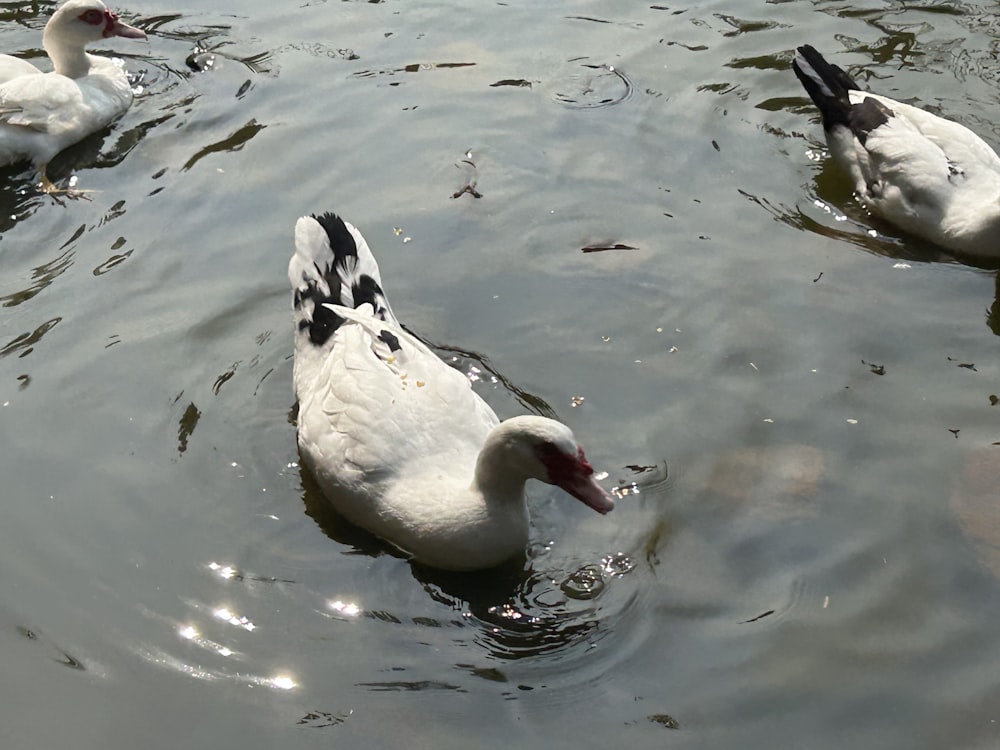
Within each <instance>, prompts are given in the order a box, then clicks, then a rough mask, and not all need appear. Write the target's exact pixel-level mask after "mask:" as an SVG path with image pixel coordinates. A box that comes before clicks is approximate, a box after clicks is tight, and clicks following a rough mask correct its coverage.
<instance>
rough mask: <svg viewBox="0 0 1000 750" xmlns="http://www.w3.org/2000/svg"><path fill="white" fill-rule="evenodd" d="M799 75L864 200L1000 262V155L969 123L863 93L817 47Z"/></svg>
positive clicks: (806, 54)
mask: <svg viewBox="0 0 1000 750" xmlns="http://www.w3.org/2000/svg"><path fill="white" fill-rule="evenodd" d="M792 67H793V68H794V70H795V75H796V76H797V77H798V79H799V80H800V81H801V82H802V85H803V86H804V87H805V89H806V91H807V92H808V94H809V96H810V97H811V98H812V100H813V101H814V102H815V103H816V106H817V107H819V110H820V113H821V114H822V116H823V128H824V130H825V131H826V142H827V144H828V145H829V147H830V153H831V154H832V155H833V157H834V159H835V160H836V161H837V163H838V164H839V165H840V167H841V168H842V169H843V170H844V171H846V172H847V174H848V175H850V177H851V180H852V181H853V183H854V190H855V192H856V193H857V194H858V196H859V198H860V199H861V201H862V202H863V203H864V205H865V206H867V207H868V208H869V209H871V211H872V212H873V213H875V214H878V215H879V216H881V217H882V218H884V219H886V220H887V221H889V222H891V223H892V224H895V225H896V226H897V227H899V228H900V229H903V230H904V231H906V232H909V233H911V234H913V235H916V236H918V237H922V238H924V239H927V240H930V241H931V242H934V243H936V244H938V245H940V246H941V247H944V248H947V249H949V250H954V251H957V252H958V253H964V254H967V255H969V256H975V257H978V258H984V259H996V258H1000V157H997V155H996V153H995V152H994V151H993V149H991V148H990V147H989V146H988V145H987V144H986V143H985V142H984V141H983V140H982V139H981V138H980V137H979V136H977V135H976V134H975V133H973V132H972V131H971V130H969V129H968V128H966V127H965V126H963V125H959V124H958V123H956V122H952V121H951V120H946V119H944V118H942V117H938V116H937V115H932V114H931V113H929V112H925V111H924V110H922V109H918V108H917V107H913V106H911V105H909V104H903V103H902V102H897V101H895V100H893V99H889V98H888V97H884V96H878V95H877V94H870V93H867V92H864V91H861V90H860V88H859V87H858V85H857V84H856V83H855V82H854V80H853V79H852V78H851V77H850V76H849V75H847V73H845V72H844V71H843V70H842V69H840V68H839V67H837V66H836V65H832V64H830V63H829V62H827V61H826V60H825V59H823V56H822V55H820V53H819V52H817V51H816V50H815V49H814V48H813V47H811V46H809V45H805V46H802V47H799V48H798V50H797V54H796V56H795V61H794V62H793V64H792Z"/></svg>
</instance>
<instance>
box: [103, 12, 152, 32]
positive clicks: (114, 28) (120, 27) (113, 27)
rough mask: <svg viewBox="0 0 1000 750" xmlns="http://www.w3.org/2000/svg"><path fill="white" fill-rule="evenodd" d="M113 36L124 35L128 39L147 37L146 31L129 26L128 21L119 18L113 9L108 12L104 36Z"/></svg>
mask: <svg viewBox="0 0 1000 750" xmlns="http://www.w3.org/2000/svg"><path fill="white" fill-rule="evenodd" d="M112 36H123V37H125V38H126V39H145V38H146V32H145V31H143V30H142V29H137V28H136V27H135V26H129V25H128V24H127V23H124V22H123V21H119V20H118V16H117V15H115V14H114V13H112V12H111V11H108V12H107V21H106V23H105V25H104V38H105V39H107V38H108V37H112Z"/></svg>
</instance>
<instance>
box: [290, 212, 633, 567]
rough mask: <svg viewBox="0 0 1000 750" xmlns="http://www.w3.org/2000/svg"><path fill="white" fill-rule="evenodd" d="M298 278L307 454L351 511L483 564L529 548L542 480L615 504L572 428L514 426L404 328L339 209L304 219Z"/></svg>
mask: <svg viewBox="0 0 1000 750" xmlns="http://www.w3.org/2000/svg"><path fill="white" fill-rule="evenodd" d="M288 278H289V280H290V281H291V284H292V289H293V290H294V295H293V303H294V310H295V321H296V332H295V364H294V381H295V393H296V395H297V396H298V400H299V417H298V444H299V452H300V455H301V458H302V462H303V465H304V466H306V468H308V469H309V470H310V471H311V472H312V474H313V476H315V478H316V479H317V480H318V482H319V485H320V487H321V488H322V490H323V493H324V495H325V496H326V498H327V499H328V500H329V501H330V502H331V503H332V505H333V507H334V508H335V509H336V510H337V511H338V512H339V513H341V514H342V515H343V516H344V517H346V518H347V519H348V520H349V521H351V522H353V523H355V524H357V525H358V526H361V527H363V528H365V529H367V530H368V531H370V532H372V533H374V534H376V535H378V536H380V537H382V538H383V539H385V540H387V541H389V542H391V543H393V544H394V545H396V546H397V547H399V548H400V549H402V550H403V551H405V552H407V553H409V554H410V555H412V557H413V558H414V559H416V560H418V561H420V562H422V563H425V564H427V565H430V566H432V567H436V568H443V569H447V570H480V569H485V568H490V567H493V566H496V565H499V564H500V563H502V562H504V561H505V560H508V559H511V558H513V557H516V556H517V555H520V554H523V552H524V547H525V544H526V543H527V541H528V515H527V508H526V505H525V499H524V484H525V481H526V480H528V479H540V480H541V481H543V482H547V483H549V484H555V485H558V486H559V487H561V488H562V489H564V490H565V491H566V492H568V493H569V494H571V495H573V496H574V497H576V498H577V499H579V500H581V501H583V502H584V503H585V504H586V505H588V506H590V507H591V508H593V509H594V510H596V511H597V512H599V513H607V512H608V511H610V510H612V509H613V508H614V500H613V499H612V498H611V497H610V496H609V495H608V493H606V492H605V491H604V490H603V489H602V488H601V487H600V485H599V484H598V483H597V481H596V480H595V479H594V476H593V474H594V471H593V469H592V468H591V466H590V464H589V463H587V459H586V458H585V456H584V454H583V450H582V449H581V448H580V447H579V445H577V442H576V440H575V439H574V437H573V433H572V432H570V430H569V428H568V427H566V426H565V425H564V424H561V423H560V422H556V421H555V420H552V419H546V418H544V417H536V416H520V417H514V418H512V419H509V420H507V421H505V422H502V423H501V422H500V421H499V420H498V419H497V416H496V414H494V413H493V410H492V409H490V407H489V406H488V405H487V404H486V402H485V401H483V400H482V399H481V398H480V397H479V396H478V395H477V394H476V393H475V392H474V391H473V390H472V388H471V385H470V383H469V379H468V378H467V377H466V376H465V375H464V374H462V373H461V372H459V371H458V370H456V369H454V368H452V367H450V366H448V365H447V364H445V363H444V362H443V361H442V360H441V359H440V358H439V357H438V356H437V355H436V354H435V353H434V352H433V351H432V350H431V349H429V348H428V347H427V346H426V345H425V344H424V343H423V342H421V341H420V340H419V339H418V338H416V337H415V336H413V335H412V334H410V333H408V332H407V331H406V330H404V329H403V328H402V326H400V324H399V322H398V321H397V320H396V318H395V316H394V315H393V313H392V310H391V309H390V307H389V302H388V301H387V300H386V298H385V294H384V293H383V291H382V280H381V277H380V275H379V269H378V264H377V263H376V261H375V258H374V256H373V255H372V253H371V250H369V249H368V244H367V243H366V242H365V239H364V237H362V236H361V233H360V232H359V231H358V230H357V229H355V228H354V227H353V226H351V225H350V224H348V223H347V222H344V221H343V220H341V219H340V218H339V217H337V216H335V215H333V214H329V213H327V214H323V215H322V216H314V217H307V216H306V217H302V218H301V219H299V220H298V223H297V224H296V225H295V254H294V255H293V256H292V259H291V261H290V262H289V264H288Z"/></svg>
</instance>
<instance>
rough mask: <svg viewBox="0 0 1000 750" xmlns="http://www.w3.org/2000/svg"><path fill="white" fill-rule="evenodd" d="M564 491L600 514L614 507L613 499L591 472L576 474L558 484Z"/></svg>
mask: <svg viewBox="0 0 1000 750" xmlns="http://www.w3.org/2000/svg"><path fill="white" fill-rule="evenodd" d="M559 486H560V487H562V488H563V489H564V490H566V492H568V493H569V494H571V495H572V496H573V497H575V498H576V499H577V500H579V501H580V502H582V503H583V504H584V505H586V506H587V507H588V508H593V509H594V510H596V511H597V512H598V513H600V514H601V515H604V514H605V513H610V512H611V511H613V510H614V509H615V500H614V498H613V497H611V495H609V494H608V493H607V492H605V491H604V488H603V487H601V485H599V484H598V483H597V480H596V479H594V475H593V474H588V475H584V474H577V475H576V476H573V477H570V478H568V479H566V480H564V481H563V482H561V483H560V484H559Z"/></svg>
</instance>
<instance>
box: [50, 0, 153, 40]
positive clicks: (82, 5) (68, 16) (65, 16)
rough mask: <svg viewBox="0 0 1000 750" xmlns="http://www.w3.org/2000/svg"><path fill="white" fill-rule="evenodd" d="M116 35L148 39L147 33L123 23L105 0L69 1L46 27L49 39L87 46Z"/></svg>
mask: <svg viewBox="0 0 1000 750" xmlns="http://www.w3.org/2000/svg"><path fill="white" fill-rule="evenodd" d="M112 36H123V37H127V38H129V39H145V38H146V32H144V31H143V30H142V29H137V28H135V27H134V26H129V25H128V24H127V23H124V22H122V21H121V20H119V18H118V16H117V15H116V14H114V13H112V12H111V11H110V10H109V9H108V6H106V5H105V4H104V3H102V2H101V0H66V2H65V3H63V4H62V5H60V6H59V9H58V10H56V12H55V13H53V14H52V18H50V19H49V22H48V23H47V24H46V25H45V38H46V39H48V40H50V41H54V40H59V42H60V43H61V44H64V45H65V44H73V45H81V46H82V45H85V44H87V43H89V42H96V41H98V40H100V39H106V38H108V37H112Z"/></svg>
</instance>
